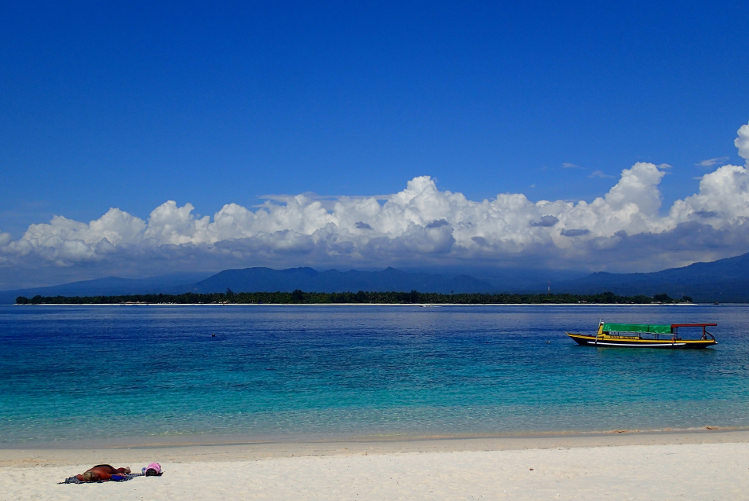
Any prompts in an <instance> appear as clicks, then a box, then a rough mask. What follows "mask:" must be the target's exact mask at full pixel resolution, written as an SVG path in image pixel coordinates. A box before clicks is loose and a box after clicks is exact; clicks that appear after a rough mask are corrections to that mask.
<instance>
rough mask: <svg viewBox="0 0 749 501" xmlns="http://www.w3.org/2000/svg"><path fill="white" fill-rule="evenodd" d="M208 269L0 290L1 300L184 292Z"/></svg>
mask: <svg viewBox="0 0 749 501" xmlns="http://www.w3.org/2000/svg"><path fill="white" fill-rule="evenodd" d="M206 275H207V274H206V273H178V274H173V275H162V276H158V277H150V278H120V277H105V278H97V279H94V280H82V281H80V282H70V283H67V284H61V285H51V286H47V287H30V288H28V289H17V290H8V291H0V303H13V302H15V300H16V298H17V297H18V296H26V297H28V298H32V297H34V296H36V295H40V296H120V295H127V294H151V293H155V294H158V293H163V294H180V293H183V292H187V291H189V290H190V287H192V286H193V284H194V283H195V281H196V280H201V279H203V278H205V276H206Z"/></svg>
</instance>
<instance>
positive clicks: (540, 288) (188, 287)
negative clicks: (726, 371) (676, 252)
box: [0, 253, 749, 303]
mask: <svg viewBox="0 0 749 501" xmlns="http://www.w3.org/2000/svg"><path fill="white" fill-rule="evenodd" d="M227 289H231V290H232V291H234V292H261V291H265V292H275V291H292V290H295V289H300V290H303V291H307V292H343V291H351V292H354V291H359V290H364V291H411V290H417V291H419V292H439V293H445V294H449V293H465V292H468V293H470V292H477V293H491V292H518V293H544V292H547V291H551V292H552V293H573V294H597V293H601V292H606V291H610V292H613V293H615V294H618V295H623V296H635V295H646V296H654V295H656V294H668V295H669V296H671V297H672V298H674V299H681V298H682V297H684V296H687V297H690V298H692V299H693V300H694V301H696V302H716V301H719V302H731V303H744V302H749V253H747V254H743V255H741V256H737V257H733V258H728V259H721V260H719V261H714V262H710V263H695V264H692V265H689V266H685V267H682V268H672V269H667V270H663V271H658V272H653V273H603V272H599V273H593V274H588V275H585V274H583V273H580V272H563V271H555V270H522V269H514V270H507V269H505V270H496V269H493V270H480V269H474V270H471V274H470V275H469V274H466V273H462V274H461V273H449V272H439V271H404V270H398V269H395V268H386V269H384V270H379V271H358V270H350V271H337V270H326V271H317V270H314V269H312V268H289V269H284V270H273V269H270V268H262V267H255V268H244V269H234V270H224V271H221V272H219V273H216V274H215V275H211V276H206V275H205V274H177V275H168V276H161V277H152V278H147V279H126V278H119V277H107V278H101V279H96V280H87V281H82V282H73V283H68V284H62V285H56V286H50V287H36V288H29V289H19V290H12V291H0V303H13V302H15V299H16V297H18V296H26V297H29V298H30V297H33V296H35V295H42V296H58V295H61V296H111V295H127V294H149V293H164V294H180V293H184V292H201V293H206V292H225V291H226V290H227Z"/></svg>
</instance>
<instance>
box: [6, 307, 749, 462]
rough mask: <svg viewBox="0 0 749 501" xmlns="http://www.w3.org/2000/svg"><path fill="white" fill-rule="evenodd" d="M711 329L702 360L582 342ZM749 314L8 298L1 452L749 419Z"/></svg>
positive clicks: (747, 422) (723, 423)
mask: <svg viewBox="0 0 749 501" xmlns="http://www.w3.org/2000/svg"><path fill="white" fill-rule="evenodd" d="M600 319H605V320H606V321H611V322H638V323H676V322H717V323H718V326H717V327H715V328H713V329H712V331H711V332H712V333H713V334H715V336H716V338H717V339H718V341H719V344H718V345H717V346H716V347H713V348H710V349H707V350H685V351H680V350H675V351H661V350H652V349H644V350H633V349H617V348H608V349H602V348H590V347H581V346H577V345H576V344H575V343H574V342H573V341H572V340H570V339H569V338H567V336H566V335H565V331H567V330H574V331H583V332H592V331H594V330H595V328H596V326H597V324H598V321H599V320H600ZM748 321H749V307H747V306H741V305H738V306H731V305H695V306H587V305H575V306H443V307H432V308H420V307H418V306H270V305H268V306H59V307H57V306H35V307H32V306H24V307H20V306H9V305H8V306H0V343H2V351H1V352H0V447H10V446H16V445H54V444H61V445H64V444H68V443H80V442H81V441H85V440H94V441H104V442H124V443H127V442H131V441H143V440H146V441H148V440H154V441H156V440H176V441H193V440H199V441H203V442H220V441H224V440H240V441H269V440H313V439H314V440H330V439H377V438H393V437H426V436H448V437H449V436H473V435H507V434H527V433H545V432H583V431H607V430H614V429H630V430H631V429H638V430H660V429H688V428H700V427H704V426H707V425H709V426H716V427H749V413H747V412H746V409H747V408H748V407H747V405H748V404H749V377H748V376H749V367H748V364H749V336H748V335H747V333H746V330H745V327H746V325H747V322H748Z"/></svg>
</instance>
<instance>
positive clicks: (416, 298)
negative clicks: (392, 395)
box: [16, 289, 692, 305]
mask: <svg viewBox="0 0 749 501" xmlns="http://www.w3.org/2000/svg"><path fill="white" fill-rule="evenodd" d="M691 302H692V299H691V298H690V297H688V296H684V297H682V298H681V299H678V300H676V299H672V298H671V297H669V296H668V294H656V295H654V296H645V295H637V296H619V295H617V294H614V293H613V292H602V293H600V294H548V293H547V294H509V293H502V294H486V293H459V294H440V293H434V292H418V291H415V290H412V291H410V292H397V291H390V292H366V291H359V292H304V291H301V290H298V289H297V290H294V291H292V292H233V291H232V290H231V289H227V290H226V292H214V293H205V294H201V293H195V292H186V293H184V294H129V295H122V296H41V295H37V296H34V297H32V298H27V297H25V296H18V297H17V298H16V304H32V305H33V304H579V303H591V304H654V303H658V304H662V303H691Z"/></svg>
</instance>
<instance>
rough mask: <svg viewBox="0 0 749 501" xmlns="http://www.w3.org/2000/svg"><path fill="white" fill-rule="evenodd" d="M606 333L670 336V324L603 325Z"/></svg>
mask: <svg viewBox="0 0 749 501" xmlns="http://www.w3.org/2000/svg"><path fill="white" fill-rule="evenodd" d="M603 330H604V331H606V332H653V333H656V334H670V333H671V324H660V325H658V324H609V323H604V324H603Z"/></svg>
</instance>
